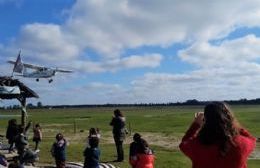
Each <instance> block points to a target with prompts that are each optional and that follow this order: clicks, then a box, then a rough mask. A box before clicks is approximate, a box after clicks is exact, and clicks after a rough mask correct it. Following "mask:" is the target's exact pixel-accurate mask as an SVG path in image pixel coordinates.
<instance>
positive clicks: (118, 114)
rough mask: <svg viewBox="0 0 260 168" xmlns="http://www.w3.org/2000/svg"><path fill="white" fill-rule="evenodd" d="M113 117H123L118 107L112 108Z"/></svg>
mask: <svg viewBox="0 0 260 168" xmlns="http://www.w3.org/2000/svg"><path fill="white" fill-rule="evenodd" d="M114 114H115V117H123V116H124V115H123V113H122V112H121V111H120V110H119V109H115V110H114Z"/></svg>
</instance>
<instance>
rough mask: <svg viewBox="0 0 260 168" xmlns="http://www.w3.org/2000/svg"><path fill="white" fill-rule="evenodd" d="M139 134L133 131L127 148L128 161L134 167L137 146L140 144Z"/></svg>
mask: <svg viewBox="0 0 260 168" xmlns="http://www.w3.org/2000/svg"><path fill="white" fill-rule="evenodd" d="M141 140H142V138H141V135H140V134H138V133H135V134H134V136H133V142H132V143H131V144H130V148H129V163H130V164H131V166H132V167H133V168H134V166H135V162H136V160H137V153H138V148H140V146H141Z"/></svg>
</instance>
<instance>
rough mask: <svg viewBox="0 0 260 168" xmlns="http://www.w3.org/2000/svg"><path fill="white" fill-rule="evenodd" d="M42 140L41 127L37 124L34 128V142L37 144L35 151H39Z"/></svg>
mask: <svg viewBox="0 0 260 168" xmlns="http://www.w3.org/2000/svg"><path fill="white" fill-rule="evenodd" d="M41 140H42V131H41V127H40V125H39V124H36V125H35V126H34V128H33V141H34V142H35V148H34V150H35V151H36V150H39V149H38V146H39V143H40V142H41Z"/></svg>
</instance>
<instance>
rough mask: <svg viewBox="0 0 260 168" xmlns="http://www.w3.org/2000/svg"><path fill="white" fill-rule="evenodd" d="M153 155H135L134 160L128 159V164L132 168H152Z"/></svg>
mask: <svg viewBox="0 0 260 168" xmlns="http://www.w3.org/2000/svg"><path fill="white" fill-rule="evenodd" d="M154 159H155V157H154V155H153V154H137V155H136V158H135V159H130V160H129V162H130V164H131V165H132V167H134V168H154Z"/></svg>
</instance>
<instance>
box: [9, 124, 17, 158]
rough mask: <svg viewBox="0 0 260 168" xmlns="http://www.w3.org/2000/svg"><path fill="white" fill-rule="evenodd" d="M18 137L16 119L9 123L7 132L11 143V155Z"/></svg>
mask: <svg viewBox="0 0 260 168" xmlns="http://www.w3.org/2000/svg"><path fill="white" fill-rule="evenodd" d="M17 135H18V125H17V121H16V119H11V120H9V121H8V127H7V130H6V138H7V139H8V143H9V145H10V146H9V149H8V151H9V153H11V152H12V151H13V147H14V144H15V138H16V136H17Z"/></svg>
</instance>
